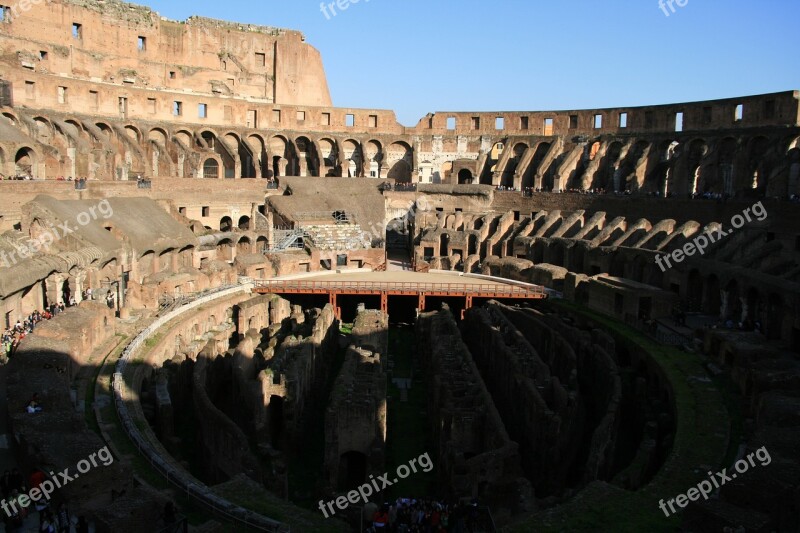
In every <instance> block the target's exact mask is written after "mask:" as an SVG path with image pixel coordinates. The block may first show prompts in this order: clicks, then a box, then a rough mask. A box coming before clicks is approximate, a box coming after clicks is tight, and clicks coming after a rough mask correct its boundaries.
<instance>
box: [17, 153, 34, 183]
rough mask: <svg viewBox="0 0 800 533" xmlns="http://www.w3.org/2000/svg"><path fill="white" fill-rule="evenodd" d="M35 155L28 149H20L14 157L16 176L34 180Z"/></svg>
mask: <svg viewBox="0 0 800 533" xmlns="http://www.w3.org/2000/svg"><path fill="white" fill-rule="evenodd" d="M35 164H36V154H35V153H34V151H33V150H32V149H30V148H20V149H19V150H17V155H16V156H15V157H14V172H15V174H16V175H17V176H27V177H30V178H35V177H36V176H35V172H36V169H35V167H34V165H35Z"/></svg>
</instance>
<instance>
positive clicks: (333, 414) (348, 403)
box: [325, 310, 389, 491]
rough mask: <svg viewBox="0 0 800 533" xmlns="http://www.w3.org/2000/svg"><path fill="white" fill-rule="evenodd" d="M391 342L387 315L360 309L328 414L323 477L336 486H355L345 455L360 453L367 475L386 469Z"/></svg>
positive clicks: (330, 400)
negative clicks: (388, 378) (387, 375)
mask: <svg viewBox="0 0 800 533" xmlns="http://www.w3.org/2000/svg"><path fill="white" fill-rule="evenodd" d="M388 344H389V317H388V316H387V315H386V314H384V313H383V312H381V311H374V310H365V311H362V312H360V313H359V314H358V316H357V317H356V320H355V323H354V326H353V333H352V344H351V345H350V347H349V348H348V349H347V353H346V355H345V361H344V365H343V366H342V369H341V371H340V372H339V375H338V376H337V378H336V381H335V382H334V385H333V391H332V393H331V397H330V399H329V400H328V409H327V412H326V415H325V472H326V476H325V477H326V478H327V481H328V483H329V484H330V486H331V487H332V489H333V490H335V491H336V490H339V491H342V490H350V489H352V488H353V487H351V486H347V485H346V483H348V481H349V478H350V477H352V476H353V475H354V473H353V472H348V469H352V468H354V465H351V464H349V461H348V460H347V459H346V458H345V455H346V454H347V456H349V455H351V454H353V452H355V453H357V454H361V455H360V456H358V457H363V458H364V461H365V464H366V468H365V474H366V475H369V474H373V475H376V476H377V475H381V474H383V472H384V460H385V446H386V425H387V420H386V414H387V409H386V391H387V384H386V372H385V366H386V357H387V349H388ZM363 481H364V479H362V480H361V482H362V483H363Z"/></svg>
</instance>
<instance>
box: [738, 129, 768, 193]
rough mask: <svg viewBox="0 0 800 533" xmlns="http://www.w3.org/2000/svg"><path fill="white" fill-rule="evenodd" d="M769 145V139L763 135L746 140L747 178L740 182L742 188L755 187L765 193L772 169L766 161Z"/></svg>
mask: <svg viewBox="0 0 800 533" xmlns="http://www.w3.org/2000/svg"><path fill="white" fill-rule="evenodd" d="M770 147H771V146H770V141H769V139H768V138H767V137H765V136H763V135H757V136H755V137H753V138H752V139H750V141H749V142H748V147H747V172H748V175H747V176H746V178H748V180H747V181H746V182H745V183H743V184H742V185H743V188H744V189H756V190H757V191H758V192H759V193H761V194H766V192H767V187H768V186H769V177H770V173H771V171H772V169H771V165H769V162H768V161H767V159H768V158H767V152H768V151H769V149H770Z"/></svg>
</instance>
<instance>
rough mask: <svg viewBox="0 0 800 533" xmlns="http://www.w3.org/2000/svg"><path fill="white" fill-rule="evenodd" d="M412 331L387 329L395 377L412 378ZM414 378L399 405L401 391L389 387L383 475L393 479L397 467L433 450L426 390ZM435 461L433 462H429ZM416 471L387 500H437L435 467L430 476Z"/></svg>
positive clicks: (396, 485) (388, 493) (400, 482)
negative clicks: (412, 498) (431, 498)
mask: <svg viewBox="0 0 800 533" xmlns="http://www.w3.org/2000/svg"><path fill="white" fill-rule="evenodd" d="M414 339H415V337H414V330H413V328H400V327H392V328H390V329H389V350H390V352H391V354H392V358H393V361H394V365H395V366H394V370H393V376H394V377H406V378H407V377H411V376H412V373H413V372H412V370H413V362H414ZM426 385H427V384H426V383H425V381H424V380H422V379H420V378H419V377H417V378H416V379H414V381H413V382H412V385H411V389H410V390H409V391H408V398H407V401H405V402H401V401H400V394H401V392H400V389H399V388H397V387H396V386H395V385H394V384H393V383H391V382H390V383H389V387H388V394H387V396H388V409H387V416H388V428H387V439H386V472H388V473H389V479H393V478H394V476H395V472H396V471H397V467H398V466H400V465H408V463H409V461H410V460H411V459H415V458H417V457H419V456H420V455H423V454H424V453H426V452H429V451H430V450H433V449H435V447H434V446H433V442H432V437H431V431H430V420H429V418H428V412H427V407H428V388H427V386H426ZM431 459H432V460H434V461H435V458H431ZM417 468H418V471H417V472H415V473H412V474H411V475H410V476H409V477H407V478H406V479H402V480H400V481H399V482H398V483H395V484H394V485H392V486H391V487H389V489H388V490H387V499H391V498H398V497H415V498H421V497H436V496H437V494H436V474H435V469H436V465H435V464H434V469H433V470H431V471H430V472H422V471H421V470H420V469H419V467H417Z"/></svg>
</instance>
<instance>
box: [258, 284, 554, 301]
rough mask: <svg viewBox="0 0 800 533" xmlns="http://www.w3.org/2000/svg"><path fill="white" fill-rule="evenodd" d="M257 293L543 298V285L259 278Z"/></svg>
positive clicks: (544, 294)
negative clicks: (426, 294) (422, 294)
mask: <svg viewBox="0 0 800 533" xmlns="http://www.w3.org/2000/svg"><path fill="white" fill-rule="evenodd" d="M254 284H255V290H256V292H275V293H281V292H284V293H289V292H291V293H310V294H313V293H317V294H321V293H329V292H337V293H348V292H352V293H354V294H366V293H369V294H380V293H384V292H385V293H388V294H392V293H394V294H408V293H414V294H418V293H433V294H447V295H450V294H452V295H476V296H477V295H487V296H496V297H499V298H544V297H545V296H546V293H545V290H544V288H543V287H520V286H516V285H502V284H498V283H491V284H489V283H417V282H400V281H398V282H392V281H318V280H313V281H312V280H257V281H255V282H254Z"/></svg>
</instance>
